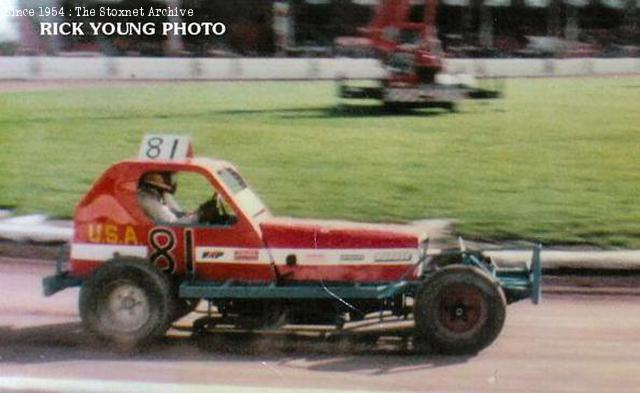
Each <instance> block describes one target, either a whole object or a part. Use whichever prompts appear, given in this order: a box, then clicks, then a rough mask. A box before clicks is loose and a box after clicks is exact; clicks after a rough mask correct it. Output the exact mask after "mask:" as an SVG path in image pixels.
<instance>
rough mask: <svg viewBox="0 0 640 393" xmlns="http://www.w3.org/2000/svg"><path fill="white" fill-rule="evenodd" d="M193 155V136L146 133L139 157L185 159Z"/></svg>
mask: <svg viewBox="0 0 640 393" xmlns="http://www.w3.org/2000/svg"><path fill="white" fill-rule="evenodd" d="M192 155H193V151H192V147H191V137H189V136H180V135H145V136H144V138H143V139H142V143H141V144H140V152H139V153H138V159H141V160H164V161H183V160H186V159H187V158H189V157H191V156H192Z"/></svg>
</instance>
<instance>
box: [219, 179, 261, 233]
mask: <svg viewBox="0 0 640 393" xmlns="http://www.w3.org/2000/svg"><path fill="white" fill-rule="evenodd" d="M217 173H218V176H220V180H222V182H223V183H224V185H225V186H227V188H228V189H229V190H230V191H231V193H232V194H233V196H234V199H235V201H236V203H237V204H238V206H239V207H240V209H242V210H243V211H244V212H245V214H247V215H248V216H249V217H250V218H251V219H258V220H261V219H263V218H266V217H268V216H269V214H268V210H267V208H266V207H265V205H264V203H262V201H261V200H260V198H259V197H258V196H257V195H256V194H255V193H254V192H253V190H251V189H250V188H249V187H248V186H247V183H246V182H245V181H244V179H243V178H242V176H240V174H239V173H238V172H236V171H235V170H234V169H232V168H223V169H220V170H218V172H217Z"/></svg>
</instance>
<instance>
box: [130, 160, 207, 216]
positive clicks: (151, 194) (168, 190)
mask: <svg viewBox="0 0 640 393" xmlns="http://www.w3.org/2000/svg"><path fill="white" fill-rule="evenodd" d="M176 187H177V185H176V183H175V181H174V180H173V173H171V172H149V173H146V174H144V175H143V176H142V178H141V179H140V183H139V184H138V201H139V202H140V206H141V207H142V210H143V211H144V212H145V213H146V214H147V216H149V217H151V218H152V219H153V220H154V221H155V222H163V223H170V224H193V223H197V222H198V214H197V213H191V214H186V213H184V212H183V211H182V210H181V209H180V207H179V206H178V204H177V203H176V201H175V199H174V198H173V195H172V194H173V193H175V192H176Z"/></svg>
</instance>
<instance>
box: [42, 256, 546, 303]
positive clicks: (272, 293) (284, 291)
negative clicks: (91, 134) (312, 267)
mask: <svg viewBox="0 0 640 393" xmlns="http://www.w3.org/2000/svg"><path fill="white" fill-rule="evenodd" d="M540 253H541V246H539V245H537V246H535V247H534V249H533V254H532V258H531V263H530V264H529V265H528V266H527V267H526V268H496V267H495V266H493V265H488V264H486V263H485V262H483V261H482V260H481V258H480V255H481V254H480V252H476V251H471V252H466V251H461V252H460V254H461V256H462V263H463V264H465V265H469V266H474V267H477V268H479V269H481V270H482V271H485V272H486V273H488V274H490V275H492V276H493V277H495V278H496V279H497V280H498V282H499V283H500V286H501V287H502V289H503V290H504V291H505V293H506V294H507V296H508V297H509V298H511V299H513V300H520V299H525V298H531V301H532V302H533V303H534V304H538V303H539V302H540V299H541V279H542V261H541V257H540ZM62 262H63V261H62V259H61V258H59V259H58V261H57V264H56V274H55V275H53V276H49V277H46V278H44V279H43V280H42V286H43V290H44V294H45V296H51V295H53V294H54V293H56V292H58V291H61V290H63V289H65V288H69V287H75V286H80V285H82V280H80V279H77V278H73V277H69V276H68V272H64V271H62V267H61V266H62ZM422 283H423V281H421V280H418V281H410V280H402V281H397V282H393V283H378V284H340V283H328V284H325V283H323V282H320V283H318V282H313V283H258V284H246V283H235V282H230V281H227V282H209V281H206V282H205V281H195V280H187V281H185V282H183V283H182V284H181V285H180V290H179V296H180V297H183V298H207V299H331V298H336V299H371V300H373V299H376V300H383V299H389V298H393V297H395V296H400V295H410V296H411V295H415V294H416V292H417V290H418V288H419V286H420V285H421V284H422Z"/></svg>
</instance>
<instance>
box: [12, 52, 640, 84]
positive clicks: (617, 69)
mask: <svg viewBox="0 0 640 393" xmlns="http://www.w3.org/2000/svg"><path fill="white" fill-rule="evenodd" d="M447 69H448V70H449V72H452V73H471V74H474V75H476V76H479V77H482V76H497V77H541V76H574V75H576V76H577V75H611V74H640V58H623V59H591V58H584V59H560V60H558V59H449V60H447ZM382 76H384V70H383V69H382V67H381V66H380V64H379V62H378V61H376V60H372V59H344V58H342V59H314V58H309V59H263V58H260V59H252V58H233V59H187V58H137V57H136V58H130V57H129V58H127V57H122V58H118V57H0V80H1V79H28V80H47V79H113V80H133V79H141V80H143V79H192V80H278V79H280V80H282V79H292V80H295V79H309V80H323V79H336V78H341V77H345V78H349V79H378V78H380V77H382Z"/></svg>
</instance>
